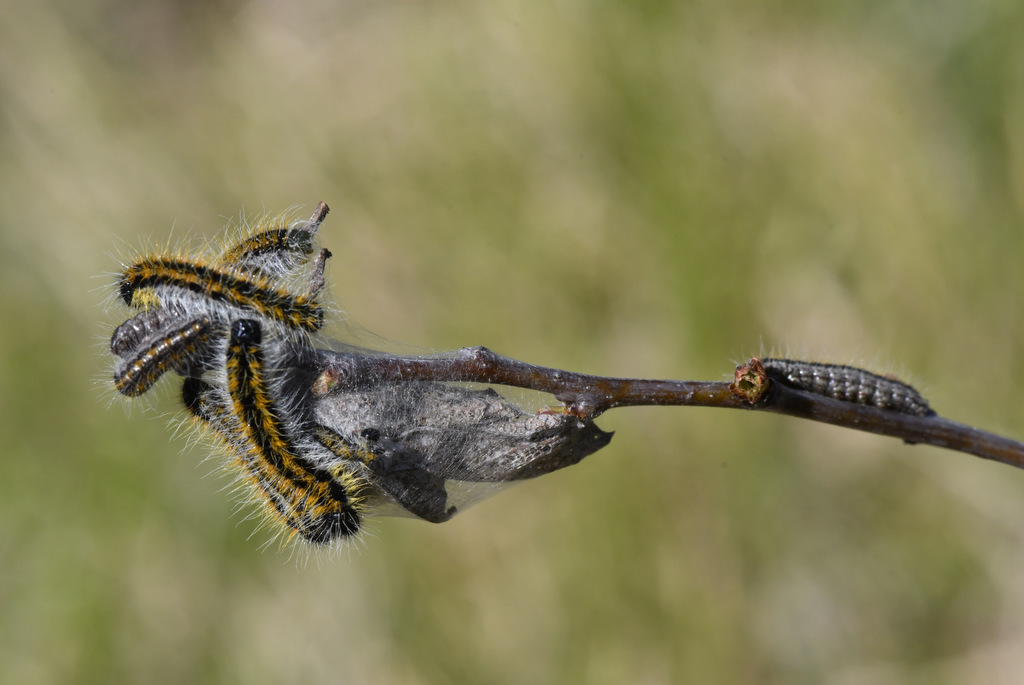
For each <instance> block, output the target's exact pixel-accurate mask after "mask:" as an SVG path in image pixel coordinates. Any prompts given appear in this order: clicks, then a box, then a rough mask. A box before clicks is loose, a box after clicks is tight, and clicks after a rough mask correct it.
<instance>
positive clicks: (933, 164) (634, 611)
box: [0, 0, 1024, 685]
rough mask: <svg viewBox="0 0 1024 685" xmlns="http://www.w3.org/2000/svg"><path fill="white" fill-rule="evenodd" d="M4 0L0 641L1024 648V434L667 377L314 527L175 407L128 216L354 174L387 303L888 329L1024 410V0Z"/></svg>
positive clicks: (615, 661) (216, 662)
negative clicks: (286, 535) (377, 513)
mask: <svg viewBox="0 0 1024 685" xmlns="http://www.w3.org/2000/svg"><path fill="white" fill-rule="evenodd" d="M0 14H2V16H3V21H2V22H0V151H2V155H0V175H2V176H0V177H2V181H0V283H2V285H3V296H2V297H0V315H2V321H3V324H2V332H0V353H2V356H0V437H2V442H0V521H2V522H0V681H2V682H10V683H15V682H17V683H77V682H147V683H164V682H167V683H172V682H173V683H177V682H203V683H207V682H210V683H217V682H223V683H234V682H247V683H277V682H304V683H321V682H324V683H326V682H367V683H433V682H437V683H440V682H445V683H481V682H489V683H522V682H532V683H575V682H587V683H622V682H638V683H679V682H694V683H739V682H748V683H835V684H839V685H850V684H853V683H929V684H932V683H961V682H962V683H975V682H987V683H1012V682H1018V678H1019V675H1020V673H1021V672H1022V671H1024V576H1022V574H1021V569H1022V568H1024V534H1022V532H1021V531H1022V530H1024V473H1020V472H1017V471H1014V470H1012V469H1011V468H1009V467H1006V466H1001V465H997V464H990V463H985V462H982V461H980V460H978V459H975V458H973V457H969V456H966V455H962V454H957V453H952V452H944V451H941V450H938V449H934V448H930V447H922V446H917V447H910V446H905V445H902V444H901V443H899V442H898V441H895V440H888V439H883V438H876V437H872V436H867V435H862V434H859V433H855V432H852V431H847V430H842V429H837V428H830V427H825V426H819V425H815V424H811V423H807V422H801V421H796V420H793V419H787V418H781V417H777V416H768V415H764V416H761V415H754V414H747V413H742V412H725V411H719V410H711V409H665V408H662V409H624V410H617V411H613V412H611V413H609V414H607V415H606V416H605V417H603V418H602V419H601V420H600V422H599V423H600V424H601V425H602V427H604V428H605V429H608V430H615V431H616V437H615V440H614V441H613V442H612V444H611V446H610V447H608V448H607V449H605V450H603V451H601V452H599V453H598V454H596V455H594V456H593V457H590V458H589V459H587V460H586V461H584V462H583V463H582V464H580V465H579V466H576V467H573V468H570V469H567V470H565V471H562V472H559V473H557V474H554V475H551V476H548V477H546V478H543V479H540V480H538V481H534V482H530V483H526V484H523V485H519V486H517V487H515V488H512V489H510V490H508V491H506V492H503V493H501V494H500V495H498V496H496V497H494V498H492V499H490V500H488V501H487V502H485V503H483V504H481V505H478V506H477V507H475V508H474V509H472V510H470V511H469V512H467V513H464V514H462V515H460V516H458V517H457V518H456V519H454V520H453V521H452V522H450V523H447V524H445V525H443V526H433V525H429V524H425V523H421V522H416V521H411V520H403V519H375V520H374V521H373V522H372V524H371V534H370V535H369V536H367V537H366V538H365V541H364V543H363V544H362V545H360V546H358V547H355V548H352V549H351V550H350V551H349V552H347V553H342V554H341V555H340V556H339V558H337V559H333V560H331V559H317V558H314V559H312V560H310V561H309V562H308V563H305V564H302V563H298V562H297V561H296V559H295V558H294V555H291V554H289V553H288V552H287V551H285V552H278V551H276V550H275V549H271V550H266V551H263V550H261V549H260V546H261V544H262V542H263V541H264V539H265V538H264V537H262V536H261V535H260V534H259V533H257V534H256V535H255V536H253V537H251V538H250V534H251V533H252V530H253V523H252V521H249V520H246V517H245V514H244V513H238V512H234V511H233V510H234V508H235V501H234V499H233V497H232V496H231V495H230V493H228V492H225V491H224V488H225V486H227V485H228V484H229V483H230V480H229V479H228V478H227V477H225V476H224V475H223V474H221V473H219V470H218V457H216V456H215V457H214V458H212V459H207V456H208V454H207V450H205V448H202V447H199V448H196V449H191V450H189V449H187V442H188V441H187V440H186V439H184V438H182V437H178V438H174V437H173V436H172V435H171V432H170V430H168V429H167V425H168V423H169V421H168V416H169V415H173V411H174V389H173V387H172V386H173V383H172V382H171V381H169V380H165V381H163V383H162V384H161V385H162V386H164V387H162V390H161V392H160V393H157V394H158V395H160V396H161V397H160V399H158V400H156V401H150V402H143V403H140V404H139V405H138V407H134V408H132V409H131V410H130V411H127V410H125V409H124V407H123V405H125V403H123V402H120V401H114V400H112V394H113V393H112V391H111V389H110V386H109V364H110V362H109V359H108V355H107V354H106V353H105V342H106V339H107V338H108V336H109V333H110V330H111V328H112V326H113V325H115V324H116V323H118V322H119V319H118V316H121V315H122V311H121V310H120V309H118V308H117V307H110V308H107V306H106V303H107V302H108V301H107V300H106V297H107V295H108V292H109V291H108V290H107V287H108V285H109V282H110V280H111V277H110V274H111V273H112V272H114V271H116V269H117V265H118V258H119V256H124V255H127V254H130V253H131V252H132V251H133V250H135V249H137V248H138V247H140V246H142V245H146V244H150V245H152V244H165V243H167V242H173V241H175V240H178V239H181V238H183V237H185V236H187V235H206V236H217V235H219V234H220V232H221V230H222V227H223V225H224V224H225V223H227V222H228V221H229V220H231V219H236V220H237V218H238V216H239V211H240V209H242V208H244V209H245V210H246V212H248V213H252V214H258V213H260V212H262V211H264V210H266V211H270V212H278V211H280V210H284V209H286V208H288V207H295V206H297V207H299V208H300V210H301V211H299V212H298V215H299V216H303V215H306V214H307V213H308V212H309V211H311V210H312V208H313V207H314V206H315V204H316V202H317V201H319V200H324V201H326V202H328V203H329V204H330V205H331V207H332V209H333V211H332V213H331V215H330V216H329V217H328V219H327V223H326V224H325V227H324V230H323V231H322V236H323V240H324V243H325V245H327V246H328V247H330V248H331V249H332V250H333V252H334V254H335V257H334V259H333V260H332V262H331V263H330V265H329V278H330V282H331V291H332V296H333V298H334V299H335V300H336V301H337V302H339V303H340V304H341V305H342V306H343V307H344V308H345V310H346V311H347V312H348V313H349V315H350V317H351V319H352V320H353V321H357V322H359V323H360V324H361V325H363V326H365V327H366V328H369V329H371V330H373V331H375V332H377V333H379V334H381V335H383V336H386V337H387V338H390V339H393V340H398V341H402V342H406V343H410V344H415V345H422V346H426V347H432V348H454V347H460V346H463V345H471V344H484V345H487V346H489V347H491V348H493V349H495V350H496V351H498V352H501V353H503V354H507V355H509V356H513V357H516V358H519V359H523V360H527V361H531V362H534V363H539V364H546V365H551V366H559V367H562V368H568V369H571V370H577V371H585V372H592V373H603V374H614V375H644V376H659V377H675V378H691V379H708V380H716V379H724V378H727V377H728V376H729V374H730V373H731V370H732V368H733V366H734V364H735V363H737V362H739V361H742V360H743V359H744V358H746V357H748V356H749V355H751V354H758V353H768V352H776V353H779V352H781V353H789V354H791V355H799V356H804V357H809V358H814V359H821V360H828V361H836V362H845V363H858V364H865V365H868V366H870V367H871V368H873V369H875V370H878V371H881V372H896V373H899V374H901V375H903V376H905V377H908V378H909V379H911V380H912V381H913V382H914V383H916V384H917V385H918V386H919V387H921V388H922V390H923V391H924V392H925V393H926V396H927V397H929V399H930V400H931V401H932V405H933V406H934V407H935V408H937V409H938V410H939V411H940V412H941V413H943V414H945V415H947V416H949V417H951V418H954V419H958V420H962V421H965V422H968V423H973V424H976V425H979V426H981V427H984V428H987V429H991V430H995V431H1001V432H1004V433H1006V434H1009V435H1011V436H1014V437H1017V438H1021V437H1024V427H1022V426H1021V417H1024V399H1022V397H1021V395H1020V394H1019V393H1017V392H1016V390H1017V388H1018V387H1020V386H1021V384H1022V382H1024V350H1022V335H1021V333H1022V332H1024V318H1022V314H1024V308H1022V306H1021V304H1022V303H1021V297H1022V294H1024V283H1022V276H1021V273H1022V269H1021V265H1022V259H1024V231H1022V227H1024V42H1022V41H1021V40H1020V36H1021V35H1022V31H1024V5H1022V4H1020V3H1015V2H1009V1H1006V0H979V1H977V2H970V3H967V2H963V3H957V2H943V3H932V2H923V1H921V0H918V1H911V0H905V1H896V2H867V3H825V2H810V1H801V0H790V1H780V2H769V3H740V2H725V3H700V2H689V3H668V2H660V3H659V2H637V3H626V2H619V3H612V2H586V1H583V0H567V1H561V2H532V3H518V2H506V1H504V0H498V1H496V2H489V3H475V2H458V1H456V2H444V3H441V2H392V3H384V2H376V3H370V2H366V3H358V2H328V1H322V2H308V3H297V4H295V5H293V4H290V3H286V2H281V1H277V2H271V1H266V2H253V3H242V2H220V3H212V4H208V3H198V2H181V3H177V4H174V3H163V4H160V3H133V2H125V1H124V0H121V1H116V0H108V1H103V0H92V1H91V2H70V1H66V2H49V3H45V2H44V3H34V2H29V1H28V0H12V1H10V2H7V3H5V6H4V9H3V10H2V11H0ZM143 407H147V408H145V409H144V408H143ZM752 439H753V440H756V441H758V442H759V443H760V444H761V445H762V446H763V449H762V450H761V452H760V453H759V454H750V453H745V452H744V451H743V449H742V446H743V445H744V444H746V443H748V442H749V441H751V440H752ZM300 556H301V555H300Z"/></svg>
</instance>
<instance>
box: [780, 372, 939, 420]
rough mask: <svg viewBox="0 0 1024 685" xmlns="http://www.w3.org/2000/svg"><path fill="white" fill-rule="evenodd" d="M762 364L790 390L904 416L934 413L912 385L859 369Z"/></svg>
mask: <svg viewBox="0 0 1024 685" xmlns="http://www.w3.org/2000/svg"><path fill="white" fill-rule="evenodd" d="M761 362H762V363H763V364H764V368H765V371H766V372H767V373H768V377H769V378H771V379H772V380H774V381H777V382H779V383H782V384H783V385H788V386H789V387H791V388H796V389H798V390H803V391H806V392H810V393H814V394H815V395H822V396H824V397H831V398H832V399H836V400H842V401H843V402H852V403H854V404H862V405H866V406H870V407H878V408H879V409H886V410H889V411H897V412H901V413H903V414H913V415H915V416H931V415H933V414H935V412H934V411H933V410H932V408H931V407H930V406H929V405H928V401H927V400H926V399H925V398H924V397H922V396H921V393H919V392H918V391H917V390H916V389H915V388H914V387H913V386H911V385H908V384H907V383H904V382H903V381H899V380H896V379H895V378H889V377H888V376H882V375H879V374H876V373H871V372H870V371H866V370H864V369H861V368H858V367H856V366H846V365H843V364H822V363H818V362H807V361H801V360H795V359H774V358H768V359H762V360H761Z"/></svg>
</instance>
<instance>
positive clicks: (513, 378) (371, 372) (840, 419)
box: [313, 347, 1024, 468]
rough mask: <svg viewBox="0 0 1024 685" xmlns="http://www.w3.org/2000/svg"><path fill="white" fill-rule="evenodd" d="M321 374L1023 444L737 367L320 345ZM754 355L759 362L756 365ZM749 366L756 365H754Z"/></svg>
mask: <svg viewBox="0 0 1024 685" xmlns="http://www.w3.org/2000/svg"><path fill="white" fill-rule="evenodd" d="M318 352H319V359H318V364H319V369H318V371H319V372H320V375H319V377H318V379H317V381H316V383H315V385H314V387H313V392H314V393H315V394H319V395H323V394H326V393H328V392H330V391H331V390H332V389H334V388H339V389H342V388H359V387H365V386H367V385H373V384H376V383H381V382H403V381H404V382H415V381H436V382H471V383H487V384H494V385H508V386H514V387H519V388H526V389H530V390H539V391H541V392H546V393H549V394H551V395H554V397H555V399H557V400H558V401H559V402H562V403H563V404H564V405H565V411H566V413H569V414H573V415H575V416H578V417H579V418H581V419H584V420H588V421H589V420H592V419H594V418H596V417H597V416H599V415H600V414H602V413H604V412H605V411H607V410H609V409H613V408H615V407H633V406H651V405H659V406H673V405H674V406H693V407H723V408H727V409H747V410H759V411H769V412H773V413H777V414H784V415H787V416H796V417H799V418H803V419H810V420H812V421H820V422H822V423H829V424H833V425H836V426H844V427H846V428H852V429H855V430H861V431H866V432H869V433H876V434H878V435H886V436H890V437H894V438H900V439H902V440H904V441H906V442H908V443H923V444H928V445H934V446H936V447H944V448H946V449H951V450H957V451H960V452H966V453H968V454H973V455H975V456H978V457H981V458H983V459H992V460H995V461H1000V462H1003V463H1004V464H1009V465H1011V466H1016V467H1018V468H1024V444H1022V443H1020V442H1017V441H1015V440H1010V439H1008V438H1004V437H1001V436H998V435H995V434H992V433H988V432H985V431H981V430H978V429H976V428H972V427H970V426H966V425H964V424H960V423H957V422H955V421H950V420H948V419H945V418H942V417H941V416H938V415H930V416H917V415H913V414H907V413H902V412H899V411H894V410H892V409H883V408H878V407H874V406H865V405H862V404H856V403H854V402H847V401H842V400H837V399H833V398H831V397H826V396H824V395H817V394H813V393H810V392H806V391H803V390H797V389H795V388H792V387H788V386H786V385H784V384H782V383H779V382H772V381H770V380H768V379H767V378H766V377H765V376H764V375H763V367H762V373H761V374H753V375H750V374H749V373H748V374H747V375H743V373H741V371H746V372H749V367H751V366H752V365H753V362H754V361H755V360H751V364H748V365H744V366H742V367H740V368H739V369H737V380H736V381H735V382H734V383H732V384H730V383H726V382H714V381H674V380H653V379H639V378H608V377H604V376H591V375H587V374H580V373H572V372H568V371H562V370H559V369H552V368H548V367H543V366H535V365H533V364H527V363H525V362H521V361H517V360H515V359H510V358H508V357H503V356H501V355H499V354H495V353H494V352H492V351H491V350H489V349H487V348H485V347H466V348H463V349H461V350H458V351H456V352H454V353H453V354H452V356H448V357H401V356H388V355H380V356H376V355H364V354H352V353H343V352H334V351H328V350H319V351H318ZM759 363H760V362H759V361H758V364H759ZM754 368H756V367H754Z"/></svg>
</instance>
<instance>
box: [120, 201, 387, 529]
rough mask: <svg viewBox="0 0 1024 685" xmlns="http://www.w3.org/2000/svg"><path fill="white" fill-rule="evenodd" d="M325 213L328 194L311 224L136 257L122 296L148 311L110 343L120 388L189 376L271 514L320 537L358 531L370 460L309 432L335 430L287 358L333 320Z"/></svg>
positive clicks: (203, 414) (193, 399)
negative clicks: (319, 419)
mask: <svg viewBox="0 0 1024 685" xmlns="http://www.w3.org/2000/svg"><path fill="white" fill-rule="evenodd" d="M328 211H329V210H328V207H327V205H326V204H324V203H320V204H319V206H318V207H317V209H316V211H315V212H314V213H313V215H312V217H310V219H309V220H308V221H303V222H299V223H295V224H291V225H288V224H285V223H284V222H281V221H276V222H271V223H270V224H263V225H260V226H258V227H257V228H256V229H255V230H254V231H252V233H251V234H250V235H247V236H244V237H242V238H241V239H239V240H237V241H235V242H233V243H230V244H228V245H226V246H224V247H223V248H222V249H220V250H219V251H213V253H212V254H211V253H203V254H199V255H194V254H186V253H182V254H160V253H158V254H145V255H142V256H140V257H138V258H136V259H134V260H132V261H130V262H129V263H127V264H126V265H125V266H124V268H123V270H122V271H121V273H120V275H119V278H118V280H117V283H116V287H117V293H118V295H119V297H120V299H121V300H122V301H123V302H124V304H126V305H127V306H128V307H130V308H133V309H136V310H139V311H138V313H137V314H135V315H134V316H133V317H131V318H129V319H128V320H127V321H125V322H124V323H123V324H121V325H120V326H118V327H117V329H116V330H115V331H114V333H113V335H112V337H111V341H110V350H111V352H112V353H113V354H114V356H115V357H116V358H117V362H116V365H115V367H116V368H115V372H114V387H115V389H116V390H117V391H118V392H120V393H121V394H123V395H126V396H129V397H138V396H140V395H142V394H144V393H145V392H147V391H148V390H149V389H150V388H152V387H153V386H154V385H155V384H156V383H157V381H159V380H160V378H161V377H162V376H163V375H164V374H166V373H167V372H169V371H170V372H174V373H176V374H178V375H180V376H183V377H184V382H183V384H182V402H183V404H184V406H185V408H186V410H187V411H188V412H189V413H190V414H191V415H192V416H193V417H194V419H195V420H196V422H197V423H198V424H199V425H200V426H202V427H204V428H205V429H207V430H208V431H211V432H212V433H214V434H215V435H217V436H219V437H220V438H221V439H222V440H223V441H224V442H225V444H226V445H227V447H228V448H229V450H230V452H231V453H232V455H233V461H234V463H235V464H237V466H238V467H240V468H241V471H242V473H243V474H244V478H245V480H246V481H247V482H248V483H249V484H250V485H251V488H252V491H253V493H255V495H256V496H257V499H259V500H260V501H262V502H263V503H264V505H265V509H266V511H267V512H268V513H269V514H270V515H271V518H273V519H277V520H279V521H280V522H281V523H283V524H284V525H285V527H286V529H288V530H290V531H292V532H293V534H296V535H298V536H300V537H301V538H303V539H305V540H307V541H309V542H311V543H315V544H318V545H326V544H330V543H331V542H334V541H336V540H340V539H344V538H347V537H350V536H352V535H355V534H356V533H357V532H358V531H359V530H360V527H361V522H362V519H363V517H364V515H365V513H366V503H365V501H364V499H365V498H364V492H365V491H366V489H367V483H366V481H365V479H364V478H363V477H362V476H361V475H360V471H361V469H362V468H364V467H363V466H362V463H361V461H360V460H365V459H367V458H368V457H367V454H366V453H365V451H361V450H359V449H357V448H355V447H354V446H349V447H348V448H347V450H348V451H344V450H343V448H342V447H341V446H339V444H332V445H331V446H330V447H328V446H326V445H325V444H323V442H321V441H320V440H317V439H316V438H315V437H309V436H316V435H318V434H322V433H323V430H327V429H323V430H320V431H318V430H317V429H316V426H315V425H314V424H313V423H312V422H313V421H314V420H313V419H312V418H311V417H312V412H311V410H310V408H309V407H306V406H304V405H303V403H302V398H301V397H299V396H297V395H296V394H295V393H290V392H288V391H287V385H288V383H289V382H290V379H289V373H290V368H291V367H292V366H294V364H291V363H290V361H289V360H294V358H295V355H296V354H301V351H302V350H304V349H307V348H308V338H309V335H310V334H311V333H313V332H315V331H317V330H319V329H320V327H321V326H322V325H323V321H324V308H323V306H322V305H321V303H320V302H319V299H318V298H319V295H320V291H321V290H322V288H323V285H324V267H325V265H326V261H327V259H328V258H329V257H330V252H329V251H328V250H326V249H322V250H320V251H319V252H316V253H315V256H314V252H315V250H314V240H315V237H316V232H317V230H318V228H319V227H320V224H321V223H322V222H323V219H324V217H325V216H326V215H327V212H328ZM311 260H312V268H311V275H310V276H309V277H308V279H306V280H305V281H304V282H302V281H300V286H298V287H296V286H295V285H294V283H295V282H296V280H298V279H299V275H300V272H301V270H303V269H304V268H306V267H307V266H308V265H309V263H310V261H311ZM337 440H341V441H342V442H344V441H343V439H341V438H340V436H337ZM337 440H336V441H335V443H337ZM339 455H340V456H347V457H348V458H347V459H341V458H339Z"/></svg>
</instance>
